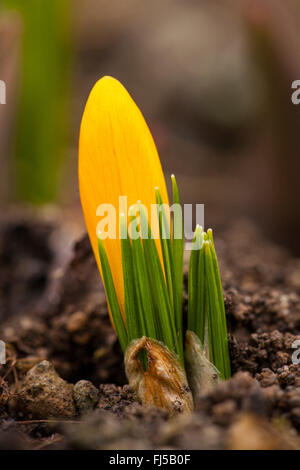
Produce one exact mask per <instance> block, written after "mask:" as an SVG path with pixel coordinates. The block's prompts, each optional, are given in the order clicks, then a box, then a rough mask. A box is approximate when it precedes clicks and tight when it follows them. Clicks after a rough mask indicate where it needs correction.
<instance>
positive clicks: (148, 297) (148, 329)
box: [131, 216, 159, 339]
mask: <svg viewBox="0 0 300 470" xmlns="http://www.w3.org/2000/svg"><path fill="white" fill-rule="evenodd" d="M134 219H136V217H133V216H132V217H131V220H132V221H133V220H134ZM131 246H132V254H133V264H134V279H133V282H134V286H135V291H136V295H137V298H138V303H139V319H140V324H141V329H142V331H141V333H142V334H141V336H148V337H149V338H153V339H159V328H157V327H156V321H155V310H154V306H153V300H152V293H151V287H150V282H149V277H148V272H147V266H146V261H145V255H144V251H143V246H142V242H141V238H140V236H139V237H138V238H136V239H133V240H132V241H131Z"/></svg>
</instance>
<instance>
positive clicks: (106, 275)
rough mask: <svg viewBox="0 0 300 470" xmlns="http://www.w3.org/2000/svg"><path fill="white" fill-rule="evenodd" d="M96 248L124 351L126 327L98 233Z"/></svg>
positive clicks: (109, 302)
mask: <svg viewBox="0 0 300 470" xmlns="http://www.w3.org/2000/svg"><path fill="white" fill-rule="evenodd" d="M98 248H99V256H100V262H101V269H102V275H103V280H104V287H105V292H106V297H107V301H108V305H109V308H110V311H111V315H112V318H113V322H114V326H115V328H116V332H117V335H118V338H119V341H120V345H121V348H122V351H123V352H125V350H126V347H127V344H128V337H127V332H126V328H125V325H124V322H123V317H122V314H121V310H120V307H119V304H118V299H117V294H116V290H115V286H114V281H113V278H112V274H111V270H110V266H109V262H108V259H107V255H106V252H105V249H104V246H103V242H102V240H101V234H99V236H98Z"/></svg>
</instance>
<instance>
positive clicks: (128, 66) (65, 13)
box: [0, 0, 300, 254]
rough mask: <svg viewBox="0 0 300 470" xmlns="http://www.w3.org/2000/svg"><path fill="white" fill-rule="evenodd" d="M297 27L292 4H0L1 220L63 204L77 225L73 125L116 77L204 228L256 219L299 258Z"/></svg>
mask: <svg viewBox="0 0 300 470" xmlns="http://www.w3.org/2000/svg"><path fill="white" fill-rule="evenodd" d="M299 26H300V2H299V0H298V1H297V0H285V2H282V1H280V0H248V1H243V0H227V1H226V2H224V1H221V0H186V1H184V2H183V1H181V0H164V2H161V1H158V0H152V1H151V2H146V1H144V2H141V1H140V0H114V1H113V2H109V1H105V0H26V1H24V0H1V1H0V79H1V80H4V81H5V83H6V86H7V96H6V104H5V105H0V165H1V166H0V168H1V171H0V197H1V203H0V210H1V216H2V217H6V216H7V214H11V213H16V211H17V212H18V211H21V210H23V209H24V208H28V207H30V211H34V212H36V211H40V212H43V211H44V212H45V211H46V213H48V214H49V213H53V211H54V212H55V211H57V210H59V211H60V214H63V215H61V216H60V217H61V221H64V222H66V221H68V220H69V222H70V223H71V224H72V230H71V231H70V232H72V236H71V238H72V237H73V238H75V237H76V236H77V235H78V233H79V232H80V231H83V230H84V229H83V219H82V214H81V209H80V201H79V194H78V185H77V146H78V135H79V126H80V120H81V116H82V112H83V109H84V105H85V102H86V99H87V97H88V94H89V91H90V90H91V88H92V86H93V85H94V83H95V82H96V80H98V79H99V78H100V77H101V76H103V75H112V76H114V77H116V78H118V79H119V80H120V81H121V82H122V83H123V84H124V85H125V87H126V88H127V89H128V91H129V92H130V93H131V95H132V97H133V98H134V100H135V101H136V103H137V104H138V106H139V107H140V109H141V110H142V112H143V114H144V116H145V118H146V121H147V123H148V124H149V127H150V129H151V132H152V134H153V136H154V139H155V142H156V144H157V147H158V150H159V154H160V158H161V162H162V165H163V168H164V171H165V174H166V176H167V179H168V177H169V175H170V174H171V173H175V174H176V176H177V179H178V182H179V184H180V188H181V194H182V201H183V202H184V203H191V202H192V203H204V204H205V218H206V227H208V226H213V227H214V228H215V229H219V230H222V227H224V226H228V225H229V224H231V223H232V221H233V220H235V219H237V218H246V219H252V220H253V221H254V222H255V223H256V224H257V225H259V226H260V227H261V228H262V230H263V231H264V233H265V235H266V236H267V237H269V238H270V239H271V240H273V241H277V242H279V243H281V244H284V245H285V246H286V247H288V248H289V249H290V250H291V251H293V252H294V253H295V254H299V253H300V244H299V242H298V240H299V237H300V221H299V209H300V197H299V196H300V194H299V173H300V161H299V154H298V153H299V150H298V149H299V144H298V136H299V130H300V105H299V106H296V105H294V104H292V101H291V95H292V92H293V90H292V88H291V85H292V82H293V81H294V80H297V79H300V34H299ZM33 208H34V209H33ZM24 210H25V209H24ZM26 210H28V209H26ZM51 211H52V212H51ZM10 216H11V215H10ZM254 243H255V241H254Z"/></svg>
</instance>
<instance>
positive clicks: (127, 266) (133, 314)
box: [120, 214, 145, 342]
mask: <svg viewBox="0 0 300 470" xmlns="http://www.w3.org/2000/svg"><path fill="white" fill-rule="evenodd" d="M120 234H121V249H122V266H123V280H124V298H125V316H126V327H127V333H128V341H129V342H130V341H132V340H133V339H136V338H141V336H143V335H144V334H145V333H144V332H143V331H142V328H141V327H140V321H139V312H138V310H137V308H138V305H137V298H136V295H135V289H134V271H133V261H132V251H131V244H130V240H129V236H128V231H127V224H126V219H125V215H124V214H120Z"/></svg>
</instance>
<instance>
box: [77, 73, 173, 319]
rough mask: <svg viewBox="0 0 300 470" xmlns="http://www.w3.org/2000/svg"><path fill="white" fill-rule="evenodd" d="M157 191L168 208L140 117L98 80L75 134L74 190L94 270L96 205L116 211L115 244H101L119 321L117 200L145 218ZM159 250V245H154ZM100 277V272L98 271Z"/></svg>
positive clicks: (112, 85) (109, 83) (106, 81)
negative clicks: (140, 207)
mask: <svg viewBox="0 0 300 470" xmlns="http://www.w3.org/2000/svg"><path fill="white" fill-rule="evenodd" d="M156 186H158V187H159V188H160V191H161V195H162V199H163V202H164V203H166V204H168V195H167V190H166V185H165V179H164V175H163V172H162V168H161V163H160V160H159V156H158V153H157V150H156V147H155V144H154V141H153V138H152V135H151V133H150V131H149V128H148V126H147V124H146V122H145V120H144V117H143V115H142V113H141V112H140V110H139V108H138V107H137V106H136V104H135V102H134V101H133V99H132V98H131V96H130V95H129V93H128V92H127V91H126V89H125V88H124V87H123V86H122V84H121V83H120V82H119V81H118V80H116V79H114V78H112V77H103V78H101V79H100V80H99V81H98V82H97V83H96V84H95V86H94V88H93V89H92V91H91V93H90V96H89V98H88V101H87V104H86V107H85V110H84V114H83V118H82V122H81V129H80V140H79V189H80V197H81V204H82V208H83V212H84V218H85V222H86V226H87V229H88V233H89V237H90V241H91V244H92V247H93V250H94V254H95V258H96V260H97V263H98V266H99V269H100V259H99V253H98V240H97V233H96V227H97V224H98V222H99V217H98V216H97V215H96V210H97V207H98V206H99V205H100V204H106V203H108V204H112V205H113V206H114V207H115V209H116V221H117V238H116V239H115V240H111V239H106V240H104V247H105V250H106V253H107V257H108V260H109V264H110V268H111V272H112V276H113V281H114V284H115V287H116V292H117V297H118V302H119V305H120V308H121V312H122V315H123V317H124V286H123V272H122V257H121V243H120V240H119V239H118V233H119V232H118V221H119V196H127V203H128V208H129V207H130V206H131V205H132V204H136V203H137V201H138V200H140V201H141V202H142V203H143V204H144V205H145V206H146V207H147V208H148V211H149V214H150V206H151V204H155V203H156V200H155V190H154V188H155V187H156ZM157 246H158V249H159V245H158V242H157ZM100 272H101V269H100Z"/></svg>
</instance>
